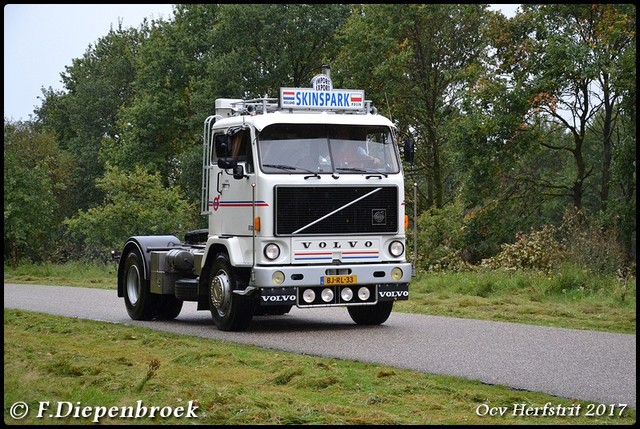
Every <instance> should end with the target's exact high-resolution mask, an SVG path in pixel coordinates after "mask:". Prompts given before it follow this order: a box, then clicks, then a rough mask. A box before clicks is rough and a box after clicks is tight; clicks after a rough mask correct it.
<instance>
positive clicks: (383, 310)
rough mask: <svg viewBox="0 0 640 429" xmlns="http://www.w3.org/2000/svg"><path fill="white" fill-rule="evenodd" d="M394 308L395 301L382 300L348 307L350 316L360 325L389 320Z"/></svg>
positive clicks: (375, 323) (376, 323) (378, 323)
mask: <svg viewBox="0 0 640 429" xmlns="http://www.w3.org/2000/svg"><path fill="white" fill-rule="evenodd" d="M392 309H393V301H381V302H378V303H377V304H375V305H362V306H357V307H355V306H354V307H347V310H349V316H351V319H352V320H353V321H354V322H356V323H357V324H358V325H380V324H382V323H384V322H386V321H387V319H388V318H389V315H391V310H392Z"/></svg>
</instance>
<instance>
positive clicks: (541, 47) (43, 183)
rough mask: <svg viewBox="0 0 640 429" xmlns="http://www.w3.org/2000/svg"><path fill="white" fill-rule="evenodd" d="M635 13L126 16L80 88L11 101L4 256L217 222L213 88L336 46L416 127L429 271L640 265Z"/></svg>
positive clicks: (268, 86)
mask: <svg viewBox="0 0 640 429" xmlns="http://www.w3.org/2000/svg"><path fill="white" fill-rule="evenodd" d="M635 13H636V8H635V6H634V5H632V4H576V5H561V4H545V5H536V4H523V5H522V6H521V8H520V9H519V11H518V13H517V14H516V15H515V16H514V17H513V18H506V17H504V16H503V15H502V14H500V13H499V12H493V11H490V10H489V9H488V5H483V4H453V5H443V4H406V5H386V4H366V5H353V4H344V5H343V4H324V5H304V4H280V5H276V4H264V5H240V4H196V5H175V6H174V16H173V18H172V19H171V20H167V21H165V20H162V19H159V20H151V21H144V22H143V23H142V24H141V25H140V27H139V28H122V26H119V27H118V28H115V29H112V30H111V31H110V32H109V33H108V34H107V35H106V36H104V37H102V38H100V39H99V40H97V41H96V42H95V44H94V45H92V46H89V47H88V49H87V50H86V52H85V54H84V56H83V57H82V58H77V59H74V60H73V61H72V64H71V65H69V66H67V67H66V68H65V71H64V72H62V73H61V78H62V82H63V85H64V88H63V89H62V90H59V91H54V90H53V89H51V88H49V89H43V97H42V104H41V106H39V107H37V108H36V110H35V112H34V113H35V115H34V116H32V117H31V119H30V120H29V121H25V122H22V121H19V122H13V121H9V120H7V118H5V120H4V237H5V240H4V260H5V263H10V264H11V265H12V266H16V265H18V264H19V263H21V262H34V263H40V262H55V263H64V262H68V261H107V260H108V259H109V258H110V251H111V250H114V249H116V250H117V249H119V248H120V247H121V246H122V244H123V243H124V242H125V241H126V239H127V238H128V237H130V236H132V235H151V234H175V235H177V236H182V235H184V233H185V232H186V231H189V230H193V229H197V228H203V227H205V226H206V219H205V218H204V217H202V216H200V213H199V207H200V195H201V186H202V173H201V172H202V131H203V124H204V120H205V118H207V117H208V116H210V115H211V114H213V110H214V101H215V99H216V98H219V97H225V98H246V97H249V98H255V97H262V96H265V95H268V96H271V97H274V96H276V95H277V94H278V92H279V88H280V87H307V86H309V85H310V83H309V82H310V80H311V78H312V77H313V76H315V75H317V74H319V72H320V71H321V67H322V65H323V64H330V65H331V77H332V80H333V82H334V87H336V88H359V89H364V90H365V95H366V97H367V99H370V100H372V102H373V105H375V106H376V107H377V108H378V110H379V112H380V113H381V114H383V115H386V116H388V117H390V118H392V120H393V121H394V122H395V123H396V124H397V127H398V130H399V133H398V134H399V135H398V142H399V143H401V142H402V141H404V140H405V139H406V138H409V137H410V138H412V139H413V140H414V141H415V144H416V150H417V152H416V157H415V161H414V162H413V163H412V164H406V163H405V165H404V169H405V174H406V190H407V194H406V196H405V199H406V207H407V208H408V209H407V213H408V214H409V215H410V217H411V223H412V227H413V225H414V224H416V225H417V230H418V234H417V237H416V240H417V242H416V241H415V240H414V237H413V235H412V234H411V232H408V240H409V243H410V248H414V249H417V261H416V262H417V264H416V265H417V269H418V270H420V271H438V270H445V271H452V270H453V271H460V270H469V269H474V268H477V267H489V268H495V267H503V268H533V269H540V270H551V269H554V268H556V267H558V266H560V265H563V264H571V265H573V266H580V267H582V268H584V269H586V270H589V271H591V272H594V273H597V274H612V275H618V276H622V277H627V276H629V275H631V276H633V277H635V257H636V150H635V149H636V52H635V49H636V16H635ZM401 147H402V146H401ZM414 184H415V188H414ZM414 191H415V192H414ZM414 200H415V201H416V202H417V217H415V219H414V217H413V213H412V209H410V208H412V207H413V202H414Z"/></svg>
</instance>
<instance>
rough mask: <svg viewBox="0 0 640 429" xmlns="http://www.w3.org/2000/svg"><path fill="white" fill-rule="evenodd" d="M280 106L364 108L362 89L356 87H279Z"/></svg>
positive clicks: (327, 108) (339, 108) (318, 108)
mask: <svg viewBox="0 0 640 429" xmlns="http://www.w3.org/2000/svg"><path fill="white" fill-rule="evenodd" d="M280 105H281V107H282V108H296V109H317V110H331V109H337V110H359V109H364V91H362V90H358V89H334V90H329V91H316V90H314V89H312V88H280Z"/></svg>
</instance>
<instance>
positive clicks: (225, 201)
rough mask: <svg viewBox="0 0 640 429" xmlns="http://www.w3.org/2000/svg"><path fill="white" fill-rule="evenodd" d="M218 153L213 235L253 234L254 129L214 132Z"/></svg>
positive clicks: (214, 176) (214, 178)
mask: <svg viewBox="0 0 640 429" xmlns="http://www.w3.org/2000/svg"><path fill="white" fill-rule="evenodd" d="M214 148H215V150H214V152H215V156H216V160H215V163H214V165H213V171H212V173H213V174H212V177H211V180H212V182H213V183H212V185H213V186H211V202H210V204H211V220H210V226H211V227H212V230H211V231H212V234H214V235H233V236H250V235H252V234H253V231H252V229H253V190H254V188H253V186H252V184H253V183H254V182H255V174H254V171H255V170H254V161H253V160H254V157H253V151H252V144H251V132H250V130H249V129H248V128H236V129H233V128H230V129H228V130H226V131H225V132H224V133H220V134H215V135H214Z"/></svg>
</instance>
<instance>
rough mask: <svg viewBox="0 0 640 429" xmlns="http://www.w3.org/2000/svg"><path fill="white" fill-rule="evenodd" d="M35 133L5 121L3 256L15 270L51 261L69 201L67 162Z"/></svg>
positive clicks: (51, 143) (28, 125)
mask: <svg viewBox="0 0 640 429" xmlns="http://www.w3.org/2000/svg"><path fill="white" fill-rule="evenodd" d="M34 128H35V127H34V126H33V124H31V123H22V122H17V123H12V122H8V121H7V119H6V118H5V122H4V152H3V155H4V183H3V189H4V238H5V241H4V256H5V259H9V260H11V262H12V264H14V265H15V264H17V263H18V261H19V260H20V259H29V260H32V261H42V260H49V259H50V258H51V256H52V253H53V252H54V248H55V246H54V243H55V241H56V240H57V239H58V238H59V236H60V234H61V231H60V228H59V226H60V224H61V222H62V219H63V218H64V216H65V213H66V209H67V207H68V201H69V199H70V196H69V189H70V187H71V185H72V181H71V177H70V174H69V172H70V171H71V170H72V167H73V162H72V160H71V157H70V156H69V155H68V154H66V153H64V152H63V151H61V150H60V149H59V148H58V146H57V144H56V141H55V139H54V136H53V135H52V134H51V133H40V132H37V131H35V129H34Z"/></svg>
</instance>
